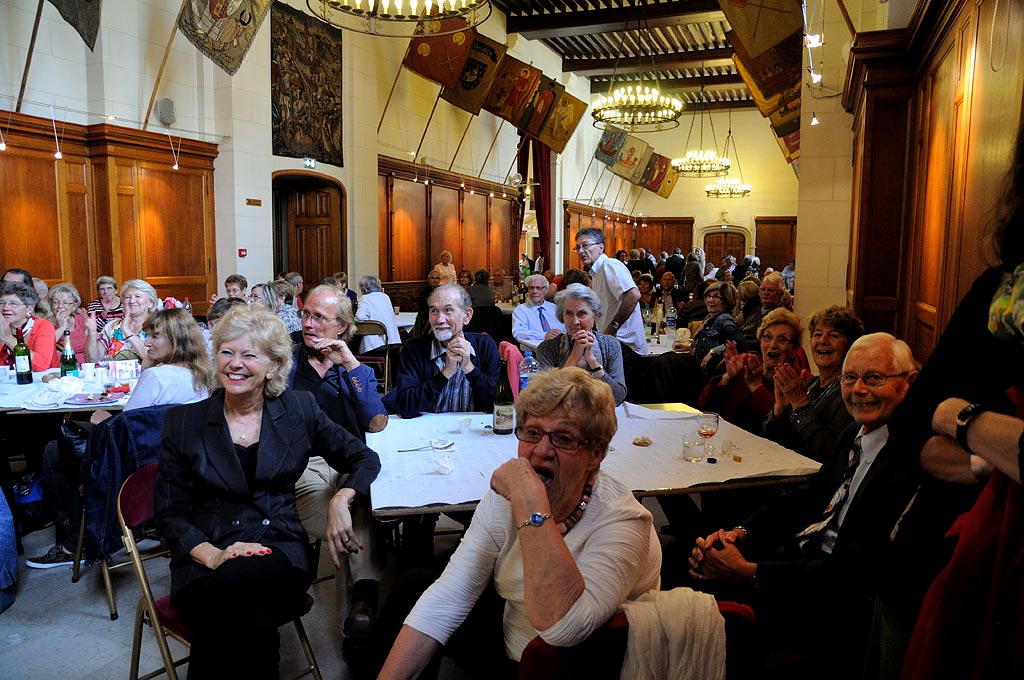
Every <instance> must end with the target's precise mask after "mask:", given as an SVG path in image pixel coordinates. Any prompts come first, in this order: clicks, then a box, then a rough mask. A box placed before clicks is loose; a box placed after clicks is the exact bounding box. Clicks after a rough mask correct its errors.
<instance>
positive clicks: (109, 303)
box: [85, 276, 124, 331]
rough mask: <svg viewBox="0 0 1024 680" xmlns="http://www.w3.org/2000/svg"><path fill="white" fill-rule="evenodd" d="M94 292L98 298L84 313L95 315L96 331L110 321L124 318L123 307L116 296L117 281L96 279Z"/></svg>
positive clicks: (109, 277) (106, 277) (119, 298)
mask: <svg viewBox="0 0 1024 680" xmlns="http://www.w3.org/2000/svg"><path fill="white" fill-rule="evenodd" d="M96 292H97V293H99V297H97V298H96V299H95V300H93V301H92V302H90V303H89V305H88V306H87V307H86V308H85V311H86V312H88V313H89V314H95V315H96V330H97V331H101V330H103V327H104V326H106V325H107V324H108V323H110V322H111V321H113V320H115V319H120V318H121V317H122V316H124V306H123V305H122V304H121V297H120V296H119V295H118V294H117V279H115V278H114V277H113V276H101V277H99V278H98V279H96Z"/></svg>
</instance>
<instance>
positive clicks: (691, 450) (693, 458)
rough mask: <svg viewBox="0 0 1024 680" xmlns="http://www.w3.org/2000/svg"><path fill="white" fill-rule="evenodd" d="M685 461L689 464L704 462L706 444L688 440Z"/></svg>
mask: <svg viewBox="0 0 1024 680" xmlns="http://www.w3.org/2000/svg"><path fill="white" fill-rule="evenodd" d="M683 460H685V461H687V462H688V463H699V462H701V461H702V460H704V442H703V441H701V440H699V439H687V440H686V441H684V442H683Z"/></svg>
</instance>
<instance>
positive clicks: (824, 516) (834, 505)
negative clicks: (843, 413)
mask: <svg viewBox="0 0 1024 680" xmlns="http://www.w3.org/2000/svg"><path fill="white" fill-rule="evenodd" d="M861 452H862V449H861V444H860V437H857V438H856V439H854V440H853V448H851V449H850V458H849V462H848V463H847V466H846V473H845V474H844V475H843V479H842V483H841V484H840V485H839V488H838V489H836V492H835V493H834V494H833V495H832V500H831V501H829V503H828V505H827V506H825V510H824V512H822V513H821V519H819V520H818V521H817V522H815V523H814V524H811V525H810V526H809V527H807V528H806V529H804V530H803V531H801V532H800V533H798V534H797V535H796V537H797V538H798V539H800V548H801V549H802V550H804V552H807V551H808V550H813V549H814V548H818V547H821V541H822V538H823V536H822V535H823V534H824V532H825V529H827V528H828V527H829V526H830V525H832V524H834V523H835V521H836V519H838V517H839V509H840V508H842V507H843V503H845V502H846V498H847V496H848V495H849V492H850V484H851V483H852V482H853V476H854V474H855V473H856V472H857V466H858V465H860V456H861ZM830 547H831V546H830ZM829 552H831V550H829Z"/></svg>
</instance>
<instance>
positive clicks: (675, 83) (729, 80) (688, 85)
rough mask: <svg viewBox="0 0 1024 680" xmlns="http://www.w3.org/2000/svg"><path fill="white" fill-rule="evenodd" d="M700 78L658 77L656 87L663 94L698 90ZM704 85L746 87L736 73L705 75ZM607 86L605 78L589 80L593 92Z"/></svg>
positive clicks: (627, 81)
mask: <svg viewBox="0 0 1024 680" xmlns="http://www.w3.org/2000/svg"><path fill="white" fill-rule="evenodd" d="M637 82H638V81H630V80H616V81H615V85H616V86H625V85H629V84H630V83H633V84H636V83H637ZM700 83H701V79H700V77H699V76H694V77H692V78H658V88H659V90H661V92H662V93H663V94H665V93H668V92H690V91H697V90H700ZM704 86H705V87H706V88H720V87H740V86H742V87H746V83H745V82H744V81H743V77H742V76H741V75H740V74H738V73H735V74H732V75H722V76H705V77H704ZM607 87H608V81H607V80H591V90H592V91H594V92H603V91H604V90H606V89H607Z"/></svg>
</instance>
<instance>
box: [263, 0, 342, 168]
mask: <svg viewBox="0 0 1024 680" xmlns="http://www.w3.org/2000/svg"><path fill="white" fill-rule="evenodd" d="M341 35H342V32H341V30H340V29H337V28H334V27H332V26H328V25H327V24H325V23H323V22H322V21H319V20H317V19H314V18H313V17H311V16H309V15H307V14H303V13H302V12H300V11H298V10H296V9H293V8H291V7H289V6H288V5H286V4H284V3H282V2H275V3H274V8H273V10H272V11H271V13H270V109H271V127H272V134H271V137H272V142H273V151H274V155H275V156H289V157H292V158H306V157H309V158H315V159H316V160H318V161H320V162H321V163H330V164H331V165H337V166H342V165H344V159H345V157H344V154H343V153H342V150H343V148H342V128H341V121H342V92H341V72H342V68H341Z"/></svg>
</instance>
